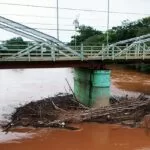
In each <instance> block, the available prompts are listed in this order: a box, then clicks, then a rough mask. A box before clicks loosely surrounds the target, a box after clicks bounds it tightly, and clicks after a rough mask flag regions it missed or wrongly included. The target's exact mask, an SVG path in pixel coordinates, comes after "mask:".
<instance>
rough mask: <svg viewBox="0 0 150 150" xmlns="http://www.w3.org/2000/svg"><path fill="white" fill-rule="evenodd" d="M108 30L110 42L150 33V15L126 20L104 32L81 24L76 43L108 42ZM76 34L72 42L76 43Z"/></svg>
mask: <svg viewBox="0 0 150 150" xmlns="http://www.w3.org/2000/svg"><path fill="white" fill-rule="evenodd" d="M107 32H108V34H109V43H110V44H111V43H115V42H118V41H121V40H126V39H130V38H133V37H137V36H141V35H144V34H148V33H150V17H147V18H143V19H141V20H137V21H135V22H130V21H129V20H125V21H123V22H122V25H121V26H117V27H113V28H112V29H110V30H108V31H106V32H105V33H103V32H102V31H98V30H96V29H93V28H92V27H89V26H80V28H79V31H78V35H77V36H76V43H77V45H80V44H81V43H83V44H85V45H102V44H106V42H107V40H106V37H107ZM74 43H75V36H72V40H71V42H70V44H72V45H74Z"/></svg>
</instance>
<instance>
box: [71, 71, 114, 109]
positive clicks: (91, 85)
mask: <svg viewBox="0 0 150 150" xmlns="http://www.w3.org/2000/svg"><path fill="white" fill-rule="evenodd" d="M110 74H111V71H110V70H93V69H82V68H77V69H74V93H75V95H76V98H77V99H78V100H79V101H80V102H81V103H83V104H85V105H86V106H91V107H99V106H107V105H109V97H110Z"/></svg>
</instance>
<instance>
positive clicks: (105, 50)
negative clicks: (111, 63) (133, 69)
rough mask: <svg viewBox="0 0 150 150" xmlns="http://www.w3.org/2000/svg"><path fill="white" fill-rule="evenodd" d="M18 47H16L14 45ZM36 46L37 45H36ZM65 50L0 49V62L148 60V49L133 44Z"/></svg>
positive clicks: (149, 48)
mask: <svg viewBox="0 0 150 150" xmlns="http://www.w3.org/2000/svg"><path fill="white" fill-rule="evenodd" d="M15 46H18V45H15ZM36 46H37V45H36ZM70 48H71V49H72V50H73V51H74V52H76V53H78V54H79V55H80V56H81V57H79V56H78V55H75V54H74V53H72V52H70V51H68V50H67V49H61V48H56V47H46V46H44V47H43V46H41V45H39V47H38V46H37V47H34V48H32V49H29V50H22V49H2V48H0V61H57V60H64V61H67V60H105V59H108V60H115V59H123V60H127V59H150V47H149V46H145V45H139V44H135V45H134V46H132V47H130V46H128V45H125V46H111V47H108V46H104V45H102V46H83V45H81V46H76V47H75V46H74V47H70Z"/></svg>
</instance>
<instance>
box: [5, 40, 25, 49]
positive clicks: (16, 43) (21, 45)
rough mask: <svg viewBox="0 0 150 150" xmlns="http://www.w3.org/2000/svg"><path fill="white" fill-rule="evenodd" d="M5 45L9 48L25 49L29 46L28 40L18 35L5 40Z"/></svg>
mask: <svg viewBox="0 0 150 150" xmlns="http://www.w3.org/2000/svg"><path fill="white" fill-rule="evenodd" d="M4 46H5V47H7V48H8V49H25V48H27V46H28V42H26V41H24V40H23V39H22V38H21V37H16V38H12V39H10V40H7V41H6V42H4Z"/></svg>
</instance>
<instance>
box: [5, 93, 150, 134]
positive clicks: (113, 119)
mask: <svg viewBox="0 0 150 150" xmlns="http://www.w3.org/2000/svg"><path fill="white" fill-rule="evenodd" d="M110 103H111V104H110V106H106V107H99V108H88V109H87V107H85V106H82V105H81V104H80V103H78V102H77V101H76V100H74V99H73V96H72V95H69V94H58V95H56V96H55V97H51V98H46V99H43V100H40V101H37V102H31V103H29V104H26V105H24V106H22V107H19V108H17V109H16V111H15V112H14V113H13V114H12V115H11V121H10V122H9V123H8V124H7V125H5V126H4V131H6V132H7V131H8V130H9V129H10V128H11V127H16V126H26V127H27V126H33V127H36V128H37V127H58V128H68V129H74V128H73V127H70V126H69V123H80V122H99V123H121V122H123V121H126V120H132V121H133V122H134V123H135V124H136V123H138V122H140V121H141V120H142V119H143V117H144V116H145V115H147V114H149V113H150V98H149V97H146V96H145V95H144V94H141V95H139V96H138V97H136V98H135V97H128V96H125V97H111V99H110Z"/></svg>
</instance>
